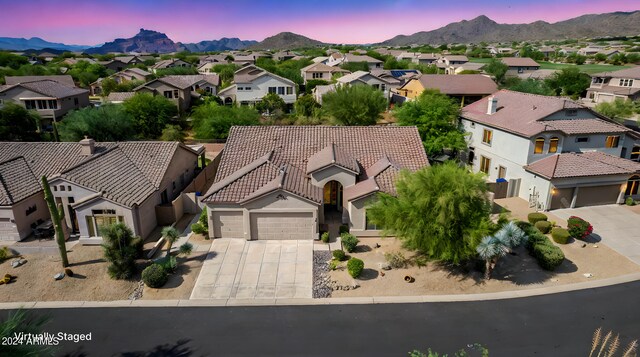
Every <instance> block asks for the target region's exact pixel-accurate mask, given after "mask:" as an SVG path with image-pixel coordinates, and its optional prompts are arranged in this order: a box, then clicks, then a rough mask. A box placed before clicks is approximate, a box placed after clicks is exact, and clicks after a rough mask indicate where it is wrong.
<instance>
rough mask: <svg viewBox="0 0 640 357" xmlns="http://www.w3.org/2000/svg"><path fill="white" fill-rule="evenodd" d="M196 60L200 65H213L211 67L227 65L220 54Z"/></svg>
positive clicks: (223, 56) (224, 57)
mask: <svg viewBox="0 0 640 357" xmlns="http://www.w3.org/2000/svg"><path fill="white" fill-rule="evenodd" d="M198 59H199V60H200V62H199V63H200V64H201V65H203V64H206V63H213V65H216V64H225V63H227V60H226V56H225V55H222V54H219V55H206V56H199V57H198Z"/></svg>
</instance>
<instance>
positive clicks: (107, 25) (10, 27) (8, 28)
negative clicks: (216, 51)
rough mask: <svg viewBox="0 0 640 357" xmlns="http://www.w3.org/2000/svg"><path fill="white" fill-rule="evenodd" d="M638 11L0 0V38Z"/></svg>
mask: <svg viewBox="0 0 640 357" xmlns="http://www.w3.org/2000/svg"><path fill="white" fill-rule="evenodd" d="M639 9H640V1H638V0H535V1H532V0H482V1H480V0H454V1H442V0H437V1H432V0H294V1H290V0H282V1H275V0H264V1H259V0H226V1H218V0H210V1H204V0H193V1H179V0H173V1H166V0H143V1H131V0H108V1H93V0H23V1H14V0H12V1H10V0H0V37H26V38H29V37H41V38H43V39H45V40H47V41H52V42H64V43H67V44H84V45H95V44H99V43H103V42H107V41H112V40H113V39H114V38H118V37H125V38H126V37H131V36H133V35H135V34H136V33H137V32H138V30H139V29H140V28H145V29H150V30H156V31H160V32H164V33H166V34H167V36H169V38H171V39H172V40H174V41H176V42H178V41H180V42H198V41H202V40H213V39H219V38H221V37H239V38H241V39H243V40H262V39H264V38H265V37H268V36H271V35H275V34H277V33H279V32H282V31H291V32H295V33H298V34H301V35H305V36H308V37H311V38H313V39H317V40H320V41H324V42H329V43H374V42H381V41H384V40H386V39H389V38H391V37H393V36H395V35H398V34H412V33H414V32H418V31H428V30H433V29H436V28H438V27H441V26H444V25H446V24H448V23H450V22H455V21H460V20H465V19H466V20H470V19H472V18H474V17H476V16H479V15H487V16H488V17H490V18H491V19H493V20H495V21H497V22H499V23H528V22H533V21H537V20H543V21H547V22H557V21H561V20H565V19H568V18H572V17H576V16H580V15H583V14H590V13H603V12H613V11H633V10H639Z"/></svg>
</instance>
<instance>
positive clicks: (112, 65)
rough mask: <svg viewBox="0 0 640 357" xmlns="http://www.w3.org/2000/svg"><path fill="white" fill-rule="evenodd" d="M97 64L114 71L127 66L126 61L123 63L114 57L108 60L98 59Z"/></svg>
mask: <svg viewBox="0 0 640 357" xmlns="http://www.w3.org/2000/svg"><path fill="white" fill-rule="evenodd" d="M98 64H100V65H102V66H103V67H105V68H106V69H110V70H112V71H115V72H120V71H122V70H123V69H125V68H127V64H126V63H124V62H122V61H118V60H116V59H112V60H110V61H100V62H98Z"/></svg>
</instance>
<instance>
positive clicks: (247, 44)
mask: <svg viewBox="0 0 640 357" xmlns="http://www.w3.org/2000/svg"><path fill="white" fill-rule="evenodd" d="M629 35H640V10H639V11H633V12H612V13H605V14H592V15H583V16H579V17H576V18H573V19H569V20H565V21H560V22H555V23H548V22H544V21H536V22H532V23H529V24H499V23H497V22H495V21H493V20H491V19H490V18H488V17H487V16H484V15H482V16H478V17H476V18H474V19H472V20H463V21H459V22H454V23H450V24H448V25H446V26H444V27H441V28H439V29H436V30H432V31H421V32H417V33H414V34H412V35H399V36H396V37H393V38H391V39H388V40H386V41H383V42H381V43H379V45H385V46H406V45H412V44H443V43H478V42H483V41H484V42H511V41H525V40H526V41H530V40H558V39H569V38H593V37H606V36H629ZM323 45H326V44H325V43H323V42H320V41H317V40H314V39H311V38H308V37H305V36H302V35H298V34H295V33H292V32H281V33H279V34H277V35H274V36H271V37H267V38H265V39H264V40H263V41H261V42H257V41H247V40H240V39H238V38H221V39H219V40H211V41H200V42H198V43H181V42H174V41H172V40H171V39H170V38H169V37H167V35H165V34H164V33H161V32H157V31H152V30H145V29H140V32H138V34H136V35H135V36H133V37H130V38H126V39H125V38H118V39H115V40H114V41H112V42H107V43H105V44H103V45H101V46H95V47H90V46H81V45H66V44H63V43H53V42H48V41H45V40H43V39H41V38H38V37H33V38H30V39H25V38H11V37H0V49H4V50H16V51H24V50H27V49H32V50H41V49H44V48H47V49H54V50H63V51H85V52H87V53H97V54H104V53H109V52H119V53H127V52H140V53H169V52H179V51H191V52H205V51H226V50H241V49H245V48H248V49H269V50H284V49H293V48H302V47H316V46H323Z"/></svg>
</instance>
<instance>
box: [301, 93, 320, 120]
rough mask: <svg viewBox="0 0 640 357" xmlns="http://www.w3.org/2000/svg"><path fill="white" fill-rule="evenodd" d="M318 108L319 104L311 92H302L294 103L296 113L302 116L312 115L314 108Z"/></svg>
mask: <svg viewBox="0 0 640 357" xmlns="http://www.w3.org/2000/svg"><path fill="white" fill-rule="evenodd" d="M318 108H320V105H319V104H318V102H316V100H315V99H314V98H313V96H312V95H311V94H304V95H301V96H300V97H298V100H296V104H295V110H296V114H297V115H298V116H302V117H306V118H309V117H312V116H313V115H314V112H315V111H316V109H318Z"/></svg>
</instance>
